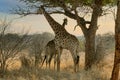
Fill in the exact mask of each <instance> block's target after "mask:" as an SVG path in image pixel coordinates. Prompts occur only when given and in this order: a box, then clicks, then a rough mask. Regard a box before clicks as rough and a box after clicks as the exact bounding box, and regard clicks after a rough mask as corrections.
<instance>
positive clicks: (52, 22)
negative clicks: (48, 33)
mask: <svg viewBox="0 0 120 80" xmlns="http://www.w3.org/2000/svg"><path fill="white" fill-rule="evenodd" d="M42 10H43V14H44V16H45V18H46V19H47V21H48V23H49V24H50V26H51V28H52V29H53V31H54V33H55V34H57V33H60V31H62V32H63V31H65V32H66V30H65V28H64V27H63V25H61V24H59V23H58V22H56V21H55V20H54V19H53V18H52V17H51V16H50V15H49V14H48V13H47V12H46V11H45V9H42ZM64 25H65V24H64Z"/></svg>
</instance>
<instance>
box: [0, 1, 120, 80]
mask: <svg viewBox="0 0 120 80" xmlns="http://www.w3.org/2000/svg"><path fill="white" fill-rule="evenodd" d="M19 1H21V2H23V3H25V4H26V5H27V6H26V7H27V8H23V7H19V8H18V9H16V10H15V12H14V13H17V14H19V15H23V16H27V15H30V14H41V11H40V8H41V6H44V7H45V9H46V10H48V11H47V13H49V14H53V13H56V14H63V15H65V16H67V17H69V18H71V19H74V20H76V22H77V26H79V27H80V28H81V30H82V32H83V36H79V37H78V39H79V42H80V44H81V52H80V55H81V56H80V68H79V69H80V70H79V71H78V72H77V73H74V72H73V70H72V68H73V65H72V64H73V62H72V60H71V58H72V57H71V55H70V54H69V53H70V52H69V51H67V50H64V51H63V53H62V57H61V64H62V65H61V71H60V72H57V71H56V70H53V62H52V65H51V68H50V69H47V68H46V67H45V65H44V66H43V67H42V68H41V67H40V66H41V62H42V60H43V58H44V47H45V45H46V44H47V43H48V42H49V41H50V40H52V39H54V34H51V33H47V32H45V33H41V34H33V35H29V34H28V33H25V34H17V33H9V32H8V30H7V28H8V27H9V26H10V23H5V22H1V24H0V76H1V79H5V80H119V64H120V62H119V59H120V22H119V21H120V20H119V19H120V1H119V0H77V1H73V0H19ZM115 5H117V13H116V14H114V18H115V34H113V33H106V34H103V35H100V34H98V35H96V32H97V29H99V28H98V20H99V17H101V16H104V15H107V14H108V12H112V13H115V12H113V11H111V7H113V6H115ZM51 9H54V10H51ZM79 13H82V16H81V15H79ZM86 15H90V19H88V20H86V18H85V16H86ZM75 28H76V26H75ZM114 52H115V54H113V53H114Z"/></svg>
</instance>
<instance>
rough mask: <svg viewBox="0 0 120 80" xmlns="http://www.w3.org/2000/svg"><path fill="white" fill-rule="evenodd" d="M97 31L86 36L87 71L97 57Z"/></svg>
mask: <svg viewBox="0 0 120 80" xmlns="http://www.w3.org/2000/svg"><path fill="white" fill-rule="evenodd" d="M95 32H96V31H94V32H92V33H89V32H88V34H87V35H85V38H86V43H85V70H88V69H90V68H91V67H92V65H93V64H94V61H95V60H94V56H95V35H96V33H95Z"/></svg>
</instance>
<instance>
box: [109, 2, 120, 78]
mask: <svg viewBox="0 0 120 80" xmlns="http://www.w3.org/2000/svg"><path fill="white" fill-rule="evenodd" d="M119 67H120V0H117V15H116V20H115V57H114V67H113V71H112V77H111V80H119Z"/></svg>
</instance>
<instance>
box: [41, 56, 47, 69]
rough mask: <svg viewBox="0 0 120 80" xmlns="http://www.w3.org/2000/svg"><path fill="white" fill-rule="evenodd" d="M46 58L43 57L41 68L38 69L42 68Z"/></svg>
mask: <svg viewBox="0 0 120 80" xmlns="http://www.w3.org/2000/svg"><path fill="white" fill-rule="evenodd" d="M46 58H47V56H46V55H45V57H44V59H43V62H42V64H41V67H40V68H42V66H43V64H44V62H45V60H46Z"/></svg>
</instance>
